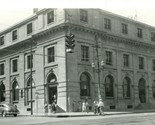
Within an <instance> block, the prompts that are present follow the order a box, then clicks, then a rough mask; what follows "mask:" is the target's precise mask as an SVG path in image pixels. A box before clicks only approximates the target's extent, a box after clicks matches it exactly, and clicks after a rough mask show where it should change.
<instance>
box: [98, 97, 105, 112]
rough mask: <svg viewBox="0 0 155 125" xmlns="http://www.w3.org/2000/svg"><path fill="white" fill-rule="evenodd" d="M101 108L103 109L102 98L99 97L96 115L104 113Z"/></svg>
mask: <svg viewBox="0 0 155 125" xmlns="http://www.w3.org/2000/svg"><path fill="white" fill-rule="evenodd" d="M103 109H104V102H103V100H102V99H99V102H98V115H104V112H103Z"/></svg>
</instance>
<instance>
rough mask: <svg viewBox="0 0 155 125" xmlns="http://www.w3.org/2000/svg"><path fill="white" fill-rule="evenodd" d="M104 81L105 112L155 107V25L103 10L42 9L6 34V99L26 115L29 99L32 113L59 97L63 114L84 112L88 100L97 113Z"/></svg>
mask: <svg viewBox="0 0 155 125" xmlns="http://www.w3.org/2000/svg"><path fill="white" fill-rule="evenodd" d="M68 32H71V33H72V34H74V35H75V48H74V50H73V51H74V52H73V53H66V46H65V36H66V34H67V33H68ZM95 38H97V39H95ZM97 52H98V58H97V56H96V54H97ZM31 60H32V61H31ZM103 61H104V62H103ZM31 62H32V65H31ZM100 62H102V66H103V67H102V66H101V65H100ZM92 63H93V65H94V68H92ZM97 64H99V65H97ZM103 64H104V65H103ZM97 66H98V67H97ZM31 73H32V93H31ZM98 78H99V79H98ZM99 81H100V93H101V98H102V99H103V101H104V102H105V109H106V110H111V109H116V110H128V109H135V108H139V107H143V108H151V107H153V106H154V104H155V28H154V27H152V26H150V25H146V24H144V23H141V22H138V21H135V20H132V19H128V18H125V17H122V16H119V15H116V14H113V13H109V12H107V11H104V10H101V9H41V10H39V11H37V12H36V13H34V14H33V15H32V16H31V17H29V18H27V19H25V20H23V21H21V22H19V23H17V24H15V25H14V26H12V27H10V28H8V29H6V30H4V31H2V32H1V33H0V102H3V101H6V102H10V103H13V104H15V105H17V107H18V108H19V110H20V112H21V113H23V114H26V113H27V114H29V113H30V110H31V105H30V103H31V101H32V102H33V107H32V108H33V113H34V114H37V113H50V112H51V109H50V107H51V104H52V102H53V101H54V100H56V102H57V111H58V112H63V111H65V112H66V111H67V112H75V111H81V106H82V102H83V101H84V100H85V99H88V102H89V105H90V106H89V110H93V102H94V100H98V93H99V89H98V86H99ZM31 94H32V100H31Z"/></svg>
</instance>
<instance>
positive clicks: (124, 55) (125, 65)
mask: <svg viewBox="0 0 155 125" xmlns="http://www.w3.org/2000/svg"><path fill="white" fill-rule="evenodd" d="M123 58H124V67H129V55H127V54H123Z"/></svg>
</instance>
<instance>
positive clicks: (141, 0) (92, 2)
mask: <svg viewBox="0 0 155 125" xmlns="http://www.w3.org/2000/svg"><path fill="white" fill-rule="evenodd" d="M154 5H155V0H0V31H2V30H5V29H7V28H8V27H10V26H12V25H14V24H16V23H18V22H20V21H22V20H24V19H26V18H28V17H30V16H31V15H32V14H33V8H101V9H103V10H107V11H110V12H112V13H115V14H118V15H122V16H124V17H128V18H133V17H135V16H136V18H135V19H136V20H137V21H140V22H143V23H145V24H149V25H151V26H154V27H155V7H154Z"/></svg>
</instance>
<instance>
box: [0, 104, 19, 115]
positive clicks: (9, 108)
mask: <svg viewBox="0 0 155 125" xmlns="http://www.w3.org/2000/svg"><path fill="white" fill-rule="evenodd" d="M0 114H1V115H2V117H6V115H14V116H15V117H16V116H17V114H19V110H18V109H17V106H16V105H13V104H9V103H1V104H0Z"/></svg>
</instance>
